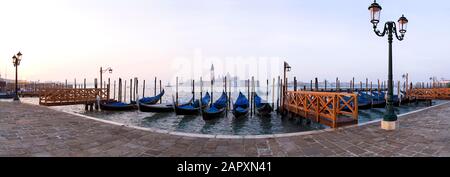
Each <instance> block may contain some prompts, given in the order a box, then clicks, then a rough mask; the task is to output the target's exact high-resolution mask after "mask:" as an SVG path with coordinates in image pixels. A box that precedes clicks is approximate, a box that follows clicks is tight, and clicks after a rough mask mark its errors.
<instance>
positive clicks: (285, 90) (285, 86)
mask: <svg viewBox="0 0 450 177" xmlns="http://www.w3.org/2000/svg"><path fill="white" fill-rule="evenodd" d="M283 69H284V70H283V72H284V77H283V80H284V82H283V83H284V87H283V97H282V98H283V100H281V110H283V111H284V99H285V96H286V92H287V85H288V84H287V77H286V73H287V72H289V71H291V66H289V64H288V63H287V62H284V65H283Z"/></svg>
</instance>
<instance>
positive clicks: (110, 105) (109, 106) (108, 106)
mask: <svg viewBox="0 0 450 177" xmlns="http://www.w3.org/2000/svg"><path fill="white" fill-rule="evenodd" d="M100 109H101V110H106V111H131V110H135V109H136V104H133V103H124V102H118V101H109V102H103V103H100Z"/></svg>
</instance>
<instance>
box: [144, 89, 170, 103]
mask: <svg viewBox="0 0 450 177" xmlns="http://www.w3.org/2000/svg"><path fill="white" fill-rule="evenodd" d="M163 95H164V89H163V90H162V91H161V93H159V94H158V95H156V96H154V97H144V98H141V99H139V103H142V104H156V103H158V101H159V100H160V99H161V98H162V96H163Z"/></svg>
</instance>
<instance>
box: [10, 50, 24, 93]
mask: <svg viewBox="0 0 450 177" xmlns="http://www.w3.org/2000/svg"><path fill="white" fill-rule="evenodd" d="M12 59H13V64H14V67H16V84H15V85H16V86H15V91H14V93H15V95H14V101H19V95H18V93H17V92H18V90H19V88H18V85H17V82H18V79H17V68H18V67H19V65H20V61H21V60H22V53H20V52H19V53H17V54H16V55H14V56H13V57H12Z"/></svg>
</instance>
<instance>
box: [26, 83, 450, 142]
mask: <svg viewBox="0 0 450 177" xmlns="http://www.w3.org/2000/svg"><path fill="white" fill-rule="evenodd" d="M238 93H239V92H233V94H232V100H234V99H235V98H236V97H237V95H238ZM196 94H197V95H196V97H197V98H198V97H199V93H196ZM220 94H221V93H220V92H217V93H214V99H217V98H218V97H219V96H220ZM270 94H271V93H270ZM270 94H269V95H270ZM172 95H174V94H173V92H172V90H166V94H165V97H164V98H163V100H164V101H163V103H172V100H173V98H172ZM259 95H261V96H262V97H263V99H266V96H264V95H266V93H260V94H259ZM190 97H192V93H188V92H180V93H179V98H180V103H182V102H183V101H187V100H188V98H190ZM21 100H22V101H23V102H27V103H32V104H38V99H37V98H22V99H21ZM269 100H270V97H269ZM442 102H443V101H438V100H433V105H435V104H439V103H442ZM275 105H276V104H275ZM425 107H427V104H426V103H425V102H419V103H418V104H416V103H411V104H409V105H401V106H400V107H395V111H396V113H397V114H403V113H407V112H411V111H414V110H418V109H422V108H425ZM51 108H52V109H55V110H59V111H65V112H73V113H78V114H82V115H87V116H91V117H95V118H99V119H104V120H109V121H114V122H118V123H122V124H126V125H133V126H139V127H150V128H158V129H162V130H168V131H177V132H185V133H198V134H222V135H263V134H276V133H293V132H304V131H311V130H320V129H326V128H328V127H327V126H324V125H321V124H317V123H309V121H305V120H302V119H298V118H289V117H284V118H283V117H281V116H279V115H277V114H276V113H275V112H273V113H272V114H271V116H270V117H259V116H256V115H255V116H253V117H250V116H249V117H247V118H240V119H237V118H234V116H233V115H232V114H231V112H229V113H228V115H227V116H225V117H223V118H219V119H216V120H211V121H205V120H203V119H202V117H201V116H177V115H175V113H144V112H140V111H128V112H111V111H85V110H84V105H71V106H55V107H51ZM383 113H384V108H375V109H369V110H360V111H359V123H364V122H368V121H372V120H377V119H381V118H382V116H383Z"/></svg>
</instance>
